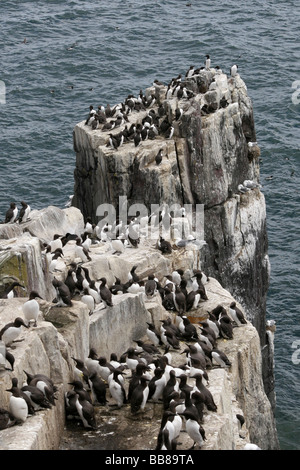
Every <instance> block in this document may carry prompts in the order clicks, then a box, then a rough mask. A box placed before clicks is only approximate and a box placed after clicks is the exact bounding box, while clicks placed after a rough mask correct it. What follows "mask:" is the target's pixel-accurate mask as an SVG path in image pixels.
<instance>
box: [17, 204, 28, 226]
mask: <svg viewBox="0 0 300 470" xmlns="http://www.w3.org/2000/svg"><path fill="white" fill-rule="evenodd" d="M21 206H22V208H21V210H20V213H19V217H18V222H19V224H21V223H22V222H26V221H27V220H28V218H29V214H30V212H31V208H30V206H29V204H27V203H26V202H24V201H21Z"/></svg>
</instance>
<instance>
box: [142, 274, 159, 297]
mask: <svg viewBox="0 0 300 470" xmlns="http://www.w3.org/2000/svg"><path fill="white" fill-rule="evenodd" d="M156 292H157V282H156V280H155V276H154V274H149V276H148V280H147V281H146V283H145V294H146V296H147V297H153V295H154V294H155V293H156Z"/></svg>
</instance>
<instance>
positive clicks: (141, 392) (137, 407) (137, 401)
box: [130, 375, 149, 414]
mask: <svg viewBox="0 0 300 470" xmlns="http://www.w3.org/2000/svg"><path fill="white" fill-rule="evenodd" d="M148 396H149V386H148V379H147V378H146V377H145V376H144V375H142V376H141V378H140V383H139V384H138V385H137V386H136V387H135V388H134V390H133V391H132V394H131V398H130V410H131V413H132V414H136V413H138V412H139V411H144V409H145V406H146V403H147V400H148Z"/></svg>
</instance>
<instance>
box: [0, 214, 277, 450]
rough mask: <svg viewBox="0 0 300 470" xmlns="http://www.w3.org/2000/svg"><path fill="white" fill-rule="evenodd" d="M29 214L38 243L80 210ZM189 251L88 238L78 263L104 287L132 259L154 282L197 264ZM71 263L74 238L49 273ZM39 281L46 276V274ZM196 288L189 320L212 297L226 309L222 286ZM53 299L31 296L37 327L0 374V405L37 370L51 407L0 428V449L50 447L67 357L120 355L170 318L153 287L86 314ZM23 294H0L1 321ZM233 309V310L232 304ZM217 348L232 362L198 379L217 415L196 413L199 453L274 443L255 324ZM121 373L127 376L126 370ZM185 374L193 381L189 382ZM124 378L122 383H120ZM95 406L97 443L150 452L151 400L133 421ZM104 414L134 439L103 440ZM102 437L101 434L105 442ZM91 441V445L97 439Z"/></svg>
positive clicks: (58, 421)
mask: <svg viewBox="0 0 300 470" xmlns="http://www.w3.org/2000/svg"><path fill="white" fill-rule="evenodd" d="M54 215H55V216H54ZM33 216H34V217H33V219H34V220H32V221H31V222H28V224H27V226H26V231H27V232H25V234H26V233H27V237H28V238H30V237H31V238H32V240H36V241H41V240H44V239H46V240H47V233H49V231H51V230H52V231H53V233H57V232H58V231H59V230H58V228H60V229H61V230H67V231H69V229H70V228H73V229H74V228H76V227H77V228H79V230H80V227H82V223H83V218H82V215H81V214H80V212H79V211H78V210H77V209H74V208H70V209H66V210H63V211H61V210H59V209H56V210H54V208H52V207H51V208H48V209H45V210H43V211H40V212H39V213H36V214H33ZM44 219H46V220H48V223H49V230H47V228H46V225H45V224H43V223H42V221H43V220H44ZM67 221H68V222H69V223H67ZM31 224H32V225H31ZM34 227H35V233H34V235H30V234H29V233H28V232H31V231H32V233H33V228H34ZM3 228H4V227H3ZM19 228H20V227H19V226H17V225H16V226H15V227H14V229H15V230H19ZM24 228H25V227H24ZM10 229H13V227H10ZM23 235H24V234H23ZM44 237H45V238H44ZM21 238H22V237H21ZM18 239H19V237H18ZM15 240H16V239H14V238H13V239H8V240H1V247H4V246H10V249H9V251H11V253H12V254H13V252H14V242H15ZM198 252H199V247H197V246H196V245H189V247H187V248H179V249H176V250H173V252H172V254H170V255H167V256H166V255H162V254H161V253H160V252H159V251H158V250H157V248H156V247H155V243H152V244H150V243H149V241H147V240H144V241H143V242H142V243H141V244H140V246H139V248H137V249H134V248H126V250H125V252H124V253H122V254H120V255H115V254H113V253H112V250H111V249H110V247H109V246H108V245H107V244H106V243H97V244H94V245H91V247H90V256H91V261H89V262H87V263H84V266H85V267H86V268H88V270H89V273H90V276H91V278H92V279H95V280H96V279H99V278H101V277H102V276H106V277H107V280H108V285H111V284H112V283H113V282H114V280H115V277H118V278H120V280H121V282H126V280H127V273H128V271H129V270H130V269H131V268H132V266H133V265H135V266H137V269H136V273H137V274H138V276H139V277H140V278H141V279H146V278H147V276H148V275H149V274H150V273H155V274H156V275H157V277H158V279H159V280H160V281H161V282H162V283H163V281H164V279H165V276H166V275H167V274H168V273H170V272H172V271H173V270H174V269H179V268H182V269H183V270H184V271H185V272H188V271H189V270H192V269H195V268H197V267H198V262H197V260H198ZM41 258H42V257H41ZM36 260H37V264H38V265H39V263H40V261H39V260H40V258H39V257H36ZM76 261H78V259H77V258H76V255H75V243H74V241H73V242H72V241H71V242H69V243H68V244H67V245H66V246H65V247H64V262H65V264H66V266H65V267H64V268H63V269H62V270H61V271H58V272H56V273H55V276H56V277H58V278H59V279H65V277H66V271H67V266H68V265H70V263H71V262H76ZM37 267H38V266H37ZM37 267H36V268H37ZM8 268H9V266H8ZM7 272H8V271H7ZM28 272H29V279H28V280H27V281H26V282H25V280H24V285H25V286H26V288H27V289H28V285H31V284H33V283H34V281H33V279H32V276H34V272H32V273H31V271H30V270H28ZM30 273H31V274H32V276H31V275H30ZM43 279H44V281H45V282H46V280H47V278H43ZM43 279H41V280H40V283H42V281H43ZM28 282H29V283H30V284H28ZM205 288H206V292H207V296H208V300H206V301H202V302H201V303H200V304H199V306H198V308H197V309H196V310H193V311H191V312H190V318H191V320H192V321H194V322H195V323H196V322H197V321H198V320H199V319H201V318H202V319H203V318H205V317H206V315H207V312H208V311H211V310H212V309H214V308H215V307H216V306H218V305H220V304H222V305H223V306H224V308H226V309H228V307H229V305H230V303H231V302H232V300H234V298H233V296H232V295H231V294H230V292H229V291H227V290H225V289H224V288H223V287H222V286H221V285H220V283H219V282H218V281H217V280H215V279H213V278H210V280H209V281H208V282H207V283H206V284H205ZM53 296H54V295H53V293H50V296H49V298H46V299H44V300H40V301H39V304H40V316H39V319H38V326H37V327H36V328H30V329H29V330H27V329H23V331H22V333H21V335H20V337H19V338H18V339H19V341H18V342H16V343H15V344H14V345H13V348H12V349H10V351H11V352H12V353H13V354H14V357H15V365H14V371H13V372H10V371H2V372H1V371H0V402H1V406H2V407H3V408H5V409H7V408H8V406H9V396H10V394H9V393H8V392H7V391H6V390H7V389H8V388H10V386H11V379H12V377H16V378H17V379H18V381H19V383H23V381H24V370H26V371H27V372H29V373H32V374H34V373H37V372H39V373H44V374H46V375H48V376H50V377H51V378H52V380H53V381H54V383H55V384H56V385H57V387H58V394H57V396H58V400H57V401H56V406H53V407H52V409H50V410H43V411H38V412H37V413H36V414H35V415H34V416H30V417H28V418H27V420H26V421H25V423H24V424H22V426H13V427H11V428H9V429H5V430H2V431H0V432H1V441H0V448H1V449H2V450H18V449H24V450H25V449H31V450H48V449H58V448H59V446H60V439H61V437H62V436H63V435H64V426H65V410H64V393H65V392H66V391H67V390H69V389H70V386H69V382H70V381H72V380H73V379H74V361H73V359H72V357H77V358H82V359H84V358H86V357H87V356H88V353H89V350H90V348H95V349H96V350H97V352H98V354H99V356H100V355H101V356H105V357H107V358H108V357H109V356H110V354H111V353H112V352H115V353H116V354H117V355H118V356H120V355H121V354H122V353H124V351H125V350H127V348H128V347H130V346H132V344H133V340H136V339H139V338H145V332H146V325H147V323H146V322H149V321H150V322H153V323H154V324H155V325H156V326H157V327H159V325H160V320H162V319H164V318H167V317H170V318H171V319H172V320H173V321H174V322H175V314H174V313H172V312H170V311H166V310H165V309H164V307H163V306H162V302H161V298H160V295H159V294H158V293H157V294H156V295H155V296H154V297H153V298H151V299H147V298H146V297H145V296H144V294H142V293H138V294H130V293H129V294H122V295H116V296H114V297H113V307H110V308H104V306H103V305H102V306H100V308H99V309H98V310H97V311H95V312H94V313H93V314H92V315H91V316H90V315H89V312H88V309H87V307H86V306H85V305H84V304H83V303H82V302H81V301H80V298H75V299H74V300H73V305H72V306H71V307H57V306H56V305H55V304H53V303H52V298H53ZM24 297H26V298H27V296H24ZM24 297H23V298H22V297H18V298H14V299H2V300H1V302H0V323H1V325H3V324H5V323H7V322H8V321H12V320H13V319H14V318H15V316H16V312H18V315H20V316H22V310H21V308H22V304H23V303H24V302H25V300H26V299H25V298H24ZM238 305H239V304H238ZM239 307H240V308H241V309H242V310H243V307H242V306H241V305H239ZM244 313H245V312H244ZM184 348H185V342H184V341H183V342H181V344H180V351H175V350H172V356H173V358H174V364H173V365H175V366H176V364H178V365H179V364H182V361H183V357H184V356H183V355H182V354H180V352H182V351H183V349H184ZM218 348H219V349H221V350H222V351H224V352H225V353H226V355H227V356H228V358H229V360H230V362H231V364H232V365H231V367H230V368H228V369H223V368H219V367H216V368H210V369H209V370H208V371H207V372H208V377H209V381H208V384H207V386H208V387H209V390H210V391H211V393H212V394H213V397H214V400H215V402H216V404H217V407H218V409H217V412H212V411H205V414H204V422H203V426H204V428H205V433H206V438H207V441H206V442H205V444H204V446H203V450H226V449H227V450H232V449H235V450H239V449H243V447H244V445H245V443H248V442H252V443H255V444H257V445H259V446H260V447H261V448H262V449H266V450H274V449H277V448H278V442H277V437H276V426H275V422H274V417H273V412H272V408H271V405H270V402H269V400H268V398H267V396H266V394H265V391H264V387H263V383H262V370H261V365H262V361H261V350H260V340H259V336H258V333H257V331H256V329H255V328H254V327H253V325H252V324H251V322H247V324H246V325H244V326H242V327H239V328H235V329H234V335H233V339H232V340H224V339H222V338H220V339H219V340H218ZM177 361H178V363H177ZM126 373H127V374H128V375H127V377H128V378H129V376H130V371H127V372H126ZM189 380H190V383H191V384H193V382H194V379H192V378H189ZM128 382H129V381H128V380H126V383H127V384H128ZM107 398H108V400H109V404H110V403H113V400H112V401H111V398H110V396H109V394H108V395H107ZM95 408H96V413H97V420H98V423H101V426H100V427H99V430H98V429H97V431H96V434H95V442H96V441H97V438H99V439H101V448H105V449H110V448H111V447H110V446H111V445H112V442H113V449H128V450H129V449H130V450H142V449H146V450H147V449H148V450H149V449H150V450H154V449H155V446H156V439H157V436H158V432H159V426H160V420H161V413H162V405H161V404H153V403H150V402H149V403H148V404H147V407H146V411H145V414H144V415H143V416H138V417H135V418H134V420H133V418H132V417H131V415H130V413H129V410H128V406H124V407H123V408H122V409H120V410H115V409H114V408H112V407H110V406H109V405H108V406H106V407H103V406H98V407H97V406H96V407H95ZM236 414H242V415H243V416H244V418H245V425H244V426H243V429H242V430H240V429H239V426H238V422H237V419H236ZM114 419H117V420H118V423H119V426H118V427H120V428H121V429H126V436H131V435H132V436H134V438H133V439H132V440H129V441H127V439H124V435H122V433H120V434H118V433H117V432H116V433H115V434H116V435H115V436H114V438H112V436H111V428H110V425H111V422H112V421H113V420H114ZM145 422H146V423H147V426H145ZM137 429H138V430H139V431H138V432H137ZM91 432H92V433H93V431H91ZM75 434H76V435H77V436H78V434H80V433H78V430H77V432H76V433H75ZM84 434H86V433H84ZM186 434H187V433H182V435H181V436H180V442H181V444H180V446H179V448H178V450H180V449H181V450H184V449H188V448H190V447H191V442H190V439H189V437H188V436H187V435H186ZM108 435H109V439H108V441H106V439H107V437H106V436H108ZM137 435H138V436H139V437H137ZM99 436H100V437H99ZM112 439H113V441H112ZM80 445H81V444H80ZM95 445H98V448H99V442H98V441H97V444H95Z"/></svg>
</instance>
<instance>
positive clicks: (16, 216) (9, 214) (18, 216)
mask: <svg viewBox="0 0 300 470" xmlns="http://www.w3.org/2000/svg"><path fill="white" fill-rule="evenodd" d="M20 204H21V209H20V210H19V208H18V206H17V204H16V203H15V202H11V203H10V206H9V208H8V209H7V211H6V213H5V219H4V221H3V222H2V223H4V224H12V223H14V222H18V223H19V224H21V223H22V222H26V221H27V220H28V219H29V214H30V212H31V208H30V206H29V204H27V203H26V202H25V201H21V203H20Z"/></svg>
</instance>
